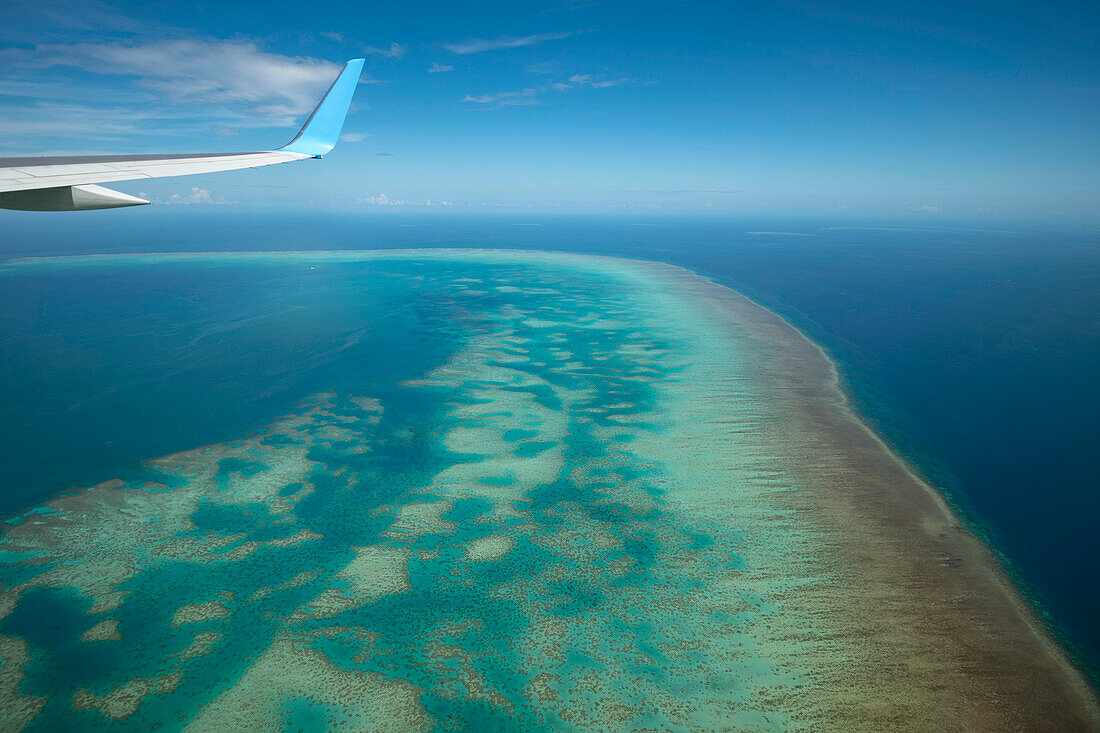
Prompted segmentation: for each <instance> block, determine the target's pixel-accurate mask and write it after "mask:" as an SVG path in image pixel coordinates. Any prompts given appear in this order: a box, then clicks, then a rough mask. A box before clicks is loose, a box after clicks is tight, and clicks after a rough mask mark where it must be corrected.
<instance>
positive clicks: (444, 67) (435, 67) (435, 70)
mask: <svg viewBox="0 0 1100 733" xmlns="http://www.w3.org/2000/svg"><path fill="white" fill-rule="evenodd" d="M454 70H455V67H453V66H451V65H450V64H441V63H439V62H438V61H437V62H436V63H434V64H432V68H430V69H428V73H429V74H442V73H443V72H445V71H454Z"/></svg>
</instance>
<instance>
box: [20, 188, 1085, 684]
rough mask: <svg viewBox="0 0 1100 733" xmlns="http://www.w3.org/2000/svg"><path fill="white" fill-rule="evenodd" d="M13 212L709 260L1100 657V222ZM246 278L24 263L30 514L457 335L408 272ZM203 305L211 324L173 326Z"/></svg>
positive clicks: (701, 267) (249, 240)
mask: <svg viewBox="0 0 1100 733" xmlns="http://www.w3.org/2000/svg"><path fill="white" fill-rule="evenodd" d="M3 223H4V229H3V231H2V233H0V257H3V258H6V257H17V256H32V255H60V254H78V253H80V254H83V253H89V252H96V253H108V252H148V251H198V250H233V251H236V250H279V249H359V248H362V249H374V248H389V247H401V248H405V247H502V248H537V249H551V250H569V251H583V252H596V253H603V254H616V255H622V256H628V257H636V258H642V259H655V260H661V261H665V262H670V263H674V264H681V265H684V266H686V267H690V268H692V269H695V270H697V271H699V272H702V273H705V274H708V275H710V276H712V277H714V278H715V279H716V280H718V281H720V282H723V283H726V284H729V285H731V286H733V287H735V288H737V289H738V290H740V291H742V292H744V293H746V294H747V295H749V296H751V297H753V298H754V299H756V300H758V301H759V302H760V303H762V304H764V305H766V306H767V307H770V308H772V309H774V310H776V311H778V312H780V313H782V314H783V315H785V316H786V317H788V318H789V319H790V320H791V321H792V322H793V323H795V324H796V325H797V326H798V327H800V328H801V329H803V331H804V332H806V333H807V334H808V335H809V336H810V337H812V338H813V339H815V340H816V341H817V342H818V343H820V344H822V345H823V346H824V347H825V348H826V349H827V350H828V351H829V352H830V354H831V355H832V356H833V357H834V358H835V359H836V360H837V361H838V362H839V363H840V365H841V367H842V371H843V373H844V376H845V379H846V381H847V384H848V386H849V388H850V390H851V392H852V394H853V396H854V397H855V399H856V402H857V404H858V406H859V408H860V410H861V411H862V413H863V414H864V415H865V416H866V417H867V418H868V419H869V420H870V421H871V422H872V423H873V424H874V425H875V427H876V428H878V429H879V430H880V431H881V432H882V434H884V435H885V436H886V437H887V439H888V440H889V441H890V442H891V443H892V444H893V445H894V446H895V447H897V448H898V449H899V450H901V451H902V452H903V453H904V454H905V455H906V456H908V457H909V458H910V459H911V460H912V461H913V462H914V463H915V464H916V465H917V466H918V468H919V469H920V470H921V471H922V472H923V473H924V474H925V475H926V476H927V477H929V478H930V479H931V480H932V481H933V482H934V483H935V484H936V485H937V486H939V487H940V488H942V489H943V490H944V491H945V492H947V493H948V495H949V496H950V498H951V499H952V501H953V502H954V503H955V505H956V506H957V507H959V508H960V509H961V510H962V511H963V512H964V513H965V515H966V516H967V517H968V519H969V520H970V521H971V522H972V523H973V524H974V526H975V527H976V528H978V529H979V531H981V532H983V533H985V534H986V535H987V536H988V537H989V539H990V541H991V542H992V543H993V545H994V546H995V547H996V548H997V549H998V550H999V551H1000V552H1002V553H1003V555H1004V556H1005V558H1006V561H1007V563H1008V564H1009V566H1010V567H1011V568H1012V570H1013V572H1015V573H1016V574H1017V576H1018V577H1019V578H1020V579H1021V581H1022V582H1023V583H1024V584H1025V586H1026V588H1027V589H1028V591H1029V593H1032V594H1033V595H1034V597H1035V598H1036V600H1037V601H1038V602H1039V604H1040V605H1041V607H1042V608H1043V609H1044V611H1045V612H1046V613H1048V614H1049V616H1050V619H1051V620H1052V621H1053V623H1054V624H1055V626H1056V628H1057V629H1058V630H1059V631H1060V632H1061V633H1062V634H1063V635H1064V636H1065V638H1066V640H1067V641H1068V642H1069V643H1070V644H1072V645H1073V646H1074V647H1075V648H1076V650H1077V651H1078V653H1079V654H1080V655H1081V657H1082V659H1083V661H1084V663H1085V664H1086V665H1092V667H1093V670H1095V660H1096V659H1098V658H1100V624H1098V623H1097V621H1096V619H1097V618H1100V587H1098V586H1097V584H1096V583H1095V582H1093V581H1092V578H1093V576H1094V575H1095V568H1096V567H1097V565H1098V562H1100V541H1098V540H1097V535H1096V528H1097V526H1098V524H1100V521H1098V520H1100V492H1098V489H1100V480H1098V478H1097V471H1096V461H1095V458H1093V453H1094V452H1095V444H1096V442H1097V437H1100V436H1098V435H1097V432H1098V431H1097V428H1096V416H1097V415H1098V414H1100V386H1098V382H1097V377H1098V376H1100V307H1098V303H1100V298H1098V295H1100V232H1097V231H1095V230H1087V229H1067V228H1064V229H1056V228H1039V227H1018V228H1011V229H1007V228H1006V229H1003V230H991V229H988V228H979V227H975V226H967V225H957V226H944V227H938V228H930V227H925V226H899V225H897V224H896V223H895V224H893V225H891V224H885V225H884V224H882V223H881V222H837V221H830V222H814V221H808V220H787V221H775V220H772V221H763V220H737V219H724V220H718V219H708V220H699V219H695V220H692V219H674V218H645V219H634V220H628V219H625V218H624V219H586V218H579V217H562V218H548V217H535V216H529V217H528V216H525V217H508V216H495V217H472V216H457V215H456V216H452V215H449V214H448V215H445V216H444V215H434V216H418V217H414V216H408V217H405V216H398V215H384V216H382V215H377V216H365V215H354V216H349V215H337V214H331V215H326V214H286V213H274V212H264V211H253V212H247V213H243V212H240V211H233V210H230V211H215V212H207V211H201V210H198V209H193V208H190V207H189V210H187V211H182V212H180V211H165V210H163V209H162V210H155V209H150V210H148V211H139V212H126V211H123V212H104V213H93V214H88V215H82V216H66V215H57V216H46V215H35V214H27V215H23V214H18V215H16V214H12V215H8V216H6V217H4V222H3ZM806 235H809V236H806ZM237 277H243V278H247V279H249V280H250V281H251V282H253V283H254V282H255V278H256V277H262V274H261V275H257V274H256V273H255V272H254V271H252V270H250V269H249V268H247V267H245V268H242V270H241V271H239V272H237V273H236V274H234V272H233V271H226V270H224V269H222V270H219V271H218V273H216V274H215V273H211V272H206V271H203V269H202V268H194V267H173V268H172V269H171V271H169V270H163V271H156V270H146V269H143V270H140V271H136V270H135V271H130V272H128V271H127V269H126V268H122V269H117V270H113V271H112V272H111V273H110V274H109V275H105V276H103V277H96V278H94V279H93V280H88V279H87V278H82V277H81V275H80V273H79V272H78V271H76V270H72V271H64V272H62V271H58V272H51V273H50V274H49V275H42V276H38V275H36V276H35V277H33V278H24V277H20V278H4V279H3V281H2V282H3V286H2V287H0V461H2V465H4V466H5V477H6V480H5V481H4V485H3V488H2V489H0V492H2V494H0V506H2V507H3V508H4V509H5V513H13V512H15V511H16V510H17V509H19V508H25V507H27V506H30V505H33V504H34V503H35V502H36V501H40V500H41V499H42V498H44V497H46V496H49V495H51V494H53V493H56V492H58V491H60V490H63V489H65V488H66V487H67V486H69V485H71V484H72V483H74V482H79V483H81V484H87V483H90V482H93V481H97V480H101V479H103V478H109V477H111V476H113V475H118V474H120V473H121V472H123V471H126V470H130V471H132V470H133V466H134V464H135V463H136V462H137V461H138V460H140V459H142V458H146V457H149V456H153V455H161V454H164V453H168V452H171V451H173V450H179V449H183V448H189V447H192V446H195V445H202V444H206V443H211V442H217V441H220V440H225V439H227V438H229V437H231V436H233V435H238V434H240V433H241V432H242V431H243V430H247V429H248V428H250V427H252V426H255V425H259V424H262V423H264V422H265V421H267V420H270V419H271V418H272V417H273V416H275V415H278V414H281V413H282V412H285V411H286V410H287V409H289V407H290V406H292V405H293V404H295V403H296V402H297V401H299V400H300V399H301V398H302V397H303V396H304V395H305V394H306V393H309V392H313V391H316V387H317V385H318V384H326V383H328V384H332V386H333V387H334V388H339V387H341V386H343V383H342V382H341V380H346V379H350V378H354V379H359V380H362V379H366V380H370V379H371V375H370V374H362V373H357V374H355V375H349V374H348V373H347V371H346V369H345V367H346V364H348V363H352V362H353V361H354V363H356V364H357V365H360V367H362V365H363V364H364V363H366V364H368V365H369V364H371V363H373V364H374V365H375V366H374V367H373V368H377V369H379V370H383V371H384V370H385V369H386V368H387V366H386V365H387V364H395V363H398V362H397V361H393V360H407V361H406V362H404V363H403V369H405V370H407V371H414V370H415V365H416V363H422V364H423V365H424V367H425V368H428V367H429V366H431V365H432V364H434V363H437V362H438V361H440V360H441V359H442V358H443V355H444V353H445V352H446V351H447V350H448V349H449V345H447V344H440V343H438V340H437V339H426V338H422V337H418V334H417V330H416V329H415V328H414V329H411V330H407V329H390V331H387V330H386V329H387V319H386V316H387V313H388V312H390V311H389V310H388V309H392V308H396V307H400V306H399V305H398V304H397V303H396V301H387V298H386V288H385V286H384V283H380V286H379V288H378V291H377V292H375V293H372V294H371V296H372V297H370V298H365V299H364V301H363V304H362V311H356V312H348V311H347V310H346V309H345V308H343V307H342V308H340V309H334V312H333V313H332V314H331V320H317V319H315V318H310V319H309V320H301V321H300V322H296V321H295V314H296V313H297V312H298V309H296V307H295V302H296V299H309V298H310V289H309V288H310V286H309V284H308V283H309V281H308V280H306V279H302V278H292V279H290V280H287V279H285V278H284V279H280V278H279V277H274V276H273V277H272V281H271V282H270V285H269V289H268V290H265V289H264V288H256V287H248V288H240V287H237V284H238V282H237V281H236V280H235V278H237ZM104 278H106V280H104ZM341 303H346V299H341ZM417 308H418V312H417V313H416V314H414V315H415V317H417V318H423V319H428V320H429V321H430V319H431V318H432V303H431V302H430V299H425V301H424V302H422V303H421V304H419V305H418V306H417ZM230 315H232V320H233V327H232V328H229V329H226V328H224V326H225V322H226V319H227V317H228V316H230ZM408 315H409V314H406V313H403V314H402V318H401V319H400V320H401V321H402V323H404V322H406V321H407V318H406V316H408ZM353 321H354V322H357V323H365V324H368V325H367V326H366V328H370V329H374V330H373V331H372V336H378V337H380V338H384V339H385V340H386V342H387V343H392V344H393V348H392V352H391V353H387V354H386V356H385V360H381V359H379V360H375V361H373V362H372V361H371V360H369V359H368V360H364V359H362V358H359V357H361V356H362V354H357V353H356V352H355V349H356V348H363V347H357V345H356V343H348V341H347V339H346V334H347V332H348V330H349V327H348V324H349V323H351V322H353ZM180 322H186V323H190V324H192V327H189V328H186V329H177V330H175V331H174V330H173V329H172V328H171V327H170V326H171V324H175V323H180ZM94 324H98V325H94ZM103 324H112V325H111V327H110V328H106V329H105V328H104V327H103ZM204 324H205V325H204ZM219 324H221V325H219ZM204 329H205V330H204ZM351 330H354V329H351ZM196 332H202V333H203V334H204V335H203V336H202V338H201V339H199V340H198V341H195V333H196ZM60 333H63V334H64V338H59V336H58V334H60ZM286 334H290V335H291V338H289V339H287V338H286ZM371 340H372V342H373V339H371ZM344 355H355V356H356V358H355V359H344V358H343V356H344ZM364 368H367V369H368V370H369V369H370V368H372V367H370V366H367V367H364ZM378 376H379V377H381V376H382V374H381V372H380V373H379V375H378Z"/></svg>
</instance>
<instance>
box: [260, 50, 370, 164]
mask: <svg viewBox="0 0 1100 733" xmlns="http://www.w3.org/2000/svg"><path fill="white" fill-rule="evenodd" d="M364 61H365V60H364V59H352V60H351V61H349V62H347V63H346V64H344V70H343V71H341V72H340V76H338V77H336V81H334V82H332V86H330V87H329V88H328V91H327V92H325V96H324V97H322V98H321V101H320V103H318V105H317V109H315V110H313V114H311V115H310V116H309V119H308V120H306V124H304V125H302V129H301V130H299V131H298V134H297V135H296V136H295V138H294V139H293V140H291V141H290V142H289V143H287V144H286V145H284V146H283V147H281V148H279V150H286V151H287V152H290V153H302V154H303V155H315V156H317V157H318V158H320V157H321V156H322V155H324V154H325V153H327V152H329V151H330V150H332V149H333V148H334V147H336V141H337V139H339V137H340V130H342V129H343V127H344V118H345V117H347V116H348V107H350V106H351V98H352V96H353V95H354V94H355V86H356V85H357V84H358V83H359V75H360V74H362V73H363V63H364Z"/></svg>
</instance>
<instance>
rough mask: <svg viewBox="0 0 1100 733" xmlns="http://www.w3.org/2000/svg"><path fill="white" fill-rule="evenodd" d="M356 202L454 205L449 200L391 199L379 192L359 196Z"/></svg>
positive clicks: (387, 204)
mask: <svg viewBox="0 0 1100 733" xmlns="http://www.w3.org/2000/svg"><path fill="white" fill-rule="evenodd" d="M357 203H360V204H367V205H368V206H454V203H453V202H451V201H432V200H431V199H425V200H424V201H407V200H405V199H391V198H390V197H389V196H387V195H386V194H384V193H380V194H378V195H377V196H367V197H366V198H361V199H359V200H358V202H357Z"/></svg>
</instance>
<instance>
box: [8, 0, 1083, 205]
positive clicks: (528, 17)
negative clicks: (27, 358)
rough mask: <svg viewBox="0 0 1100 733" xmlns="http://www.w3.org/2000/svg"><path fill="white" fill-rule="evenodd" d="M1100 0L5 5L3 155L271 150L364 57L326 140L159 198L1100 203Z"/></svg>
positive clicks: (227, 201) (160, 191)
mask: <svg viewBox="0 0 1100 733" xmlns="http://www.w3.org/2000/svg"><path fill="white" fill-rule="evenodd" d="M1098 36H1100V4H1097V3H1095V2H1088V3H1057V4H1053V5H1048V4H1039V3H1027V4H1011V3H1009V4H1004V3H996V4H994V3H981V2H973V3H959V2H950V3H940V2H912V3H903V2H896V3H889V4H887V3H881V2H880V3H815V2H778V3H752V4H737V3H731V2H722V3H707V2H633V3H609V2H583V1H581V2H544V3H539V2H524V3H514V2H510V3H501V2H479V3H471V4H462V3H387V4H375V3H363V2H357V3H340V2H330V3H312V4H311V3H302V2H295V3H283V4H280V3H263V4H261V3H251V2H250V3H244V2H240V3H234V2H210V1H208V0H202V1H200V2H194V0H192V1H190V2H185V3H180V2H173V1H171V0H161V1H158V2H144V3H129V4H128V3H115V4H109V3H106V2H102V3H100V2H94V1H80V2H67V1H66V0H62V1H61V2H48V3H4V4H3V5H2V6H0V155H9V156H10V155H28V154H37V153H44V154H51V153H98V152H190V151H209V152H214V151H238V150H254V149H267V148H270V147H274V146H278V145H281V144H283V143H285V142H286V141H288V140H289V139H290V138H291V137H292V136H293V134H294V132H295V131H296V130H297V128H298V126H299V125H300V124H301V121H302V119H303V118H304V116H305V115H307V114H308V113H309V111H310V109H311V108H312V106H313V104H314V103H315V101H316V99H317V98H318V97H319V96H320V95H321V94H322V93H323V92H324V90H325V88H326V87H327V85H328V83H329V82H330V81H331V78H332V77H333V76H334V75H335V74H336V72H337V71H338V69H339V66H340V64H342V62H343V61H345V60H346V59H348V58H352V57H356V56H365V57H366V58H367V66H366V71H365V73H364V81H363V83H362V84H361V85H360V87H359V90H358V93H357V98H356V102H355V104H354V106H353V108H352V111H351V113H350V115H349V117H348V121H347V124H346V126H345V129H344V132H345V135H344V139H343V140H342V142H341V143H340V145H339V146H338V147H337V149H336V150H335V151H334V152H333V153H332V154H331V155H330V156H329V157H328V158H326V160H325V161H324V162H322V163H314V162H312V161H307V162H304V163H299V164H294V165H286V166H277V167H275V168H268V169H261V170H256V171H244V172H239V173H224V174H218V175H211V176H195V177H190V178H177V179H167V180H162V181H146V182H141V183H128V184H118V185H117V186H116V187H117V188H119V189H120V190H125V191H127V192H128V193H135V194H138V193H146V194H148V195H149V196H150V197H152V198H154V199H155V200H156V201H157V202H158V203H164V204H170V203H180V204H184V203H194V204H196V205H200V204H217V203H222V204H223V205H241V206H249V205H253V206H255V205H276V206H281V207H283V206H294V205H303V206H305V205H309V206H314V207H318V206H319V207H324V208H334V209H343V208H356V209H372V210H375V209H376V210H379V211H383V210H385V211H389V210H398V209H400V210H408V209H414V208H417V209H424V210H428V209H443V208H446V209H454V210H499V209H503V210H529V209H533V210H545V211H558V210H561V211H591V212H603V211H616V212H630V211H636V212H643V211H661V212H669V213H673V212H675V213H680V212H689V213H690V212H699V213H703V212H726V213H733V214H744V213H749V214H755V213H763V214H787V213H806V214H842V215H843V214H851V215H875V216H894V217H899V216H906V217H912V216H918V217H926V218H929V219H936V218H945V217H957V216H962V217H968V216H969V217H977V218H993V219H997V218H1018V217H1029V216H1032V217H1038V218H1044V219H1053V220H1066V221H1070V220H1080V219H1085V220H1089V221H1095V220H1096V219H1097V218H1100V216H1098V214H1100V173H1098V171H1100V51H1098V48H1100V37H1098Z"/></svg>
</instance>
